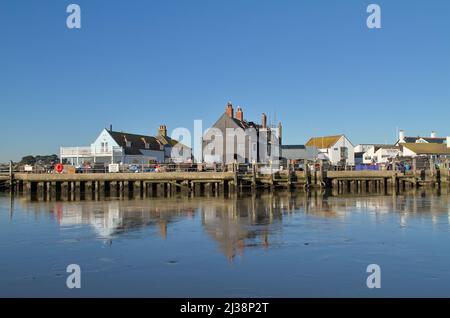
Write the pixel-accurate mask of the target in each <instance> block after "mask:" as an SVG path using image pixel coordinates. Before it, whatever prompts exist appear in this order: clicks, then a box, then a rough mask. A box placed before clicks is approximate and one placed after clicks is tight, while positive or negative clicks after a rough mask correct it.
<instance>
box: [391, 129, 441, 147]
mask: <svg viewBox="0 0 450 318" xmlns="http://www.w3.org/2000/svg"><path fill="white" fill-rule="evenodd" d="M402 143H407V144H412V143H432V144H445V143H446V138H443V137H437V135H436V132H435V131H433V132H431V134H430V137H421V136H417V137H407V136H406V135H405V131H404V130H400V131H399V134H398V141H397V142H396V144H395V145H396V146H398V145H400V144H402Z"/></svg>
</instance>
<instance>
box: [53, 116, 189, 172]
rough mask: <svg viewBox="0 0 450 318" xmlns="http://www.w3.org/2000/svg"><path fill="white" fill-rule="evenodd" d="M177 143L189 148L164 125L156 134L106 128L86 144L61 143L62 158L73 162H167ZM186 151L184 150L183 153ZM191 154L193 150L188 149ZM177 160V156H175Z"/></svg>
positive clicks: (75, 163)
mask: <svg viewBox="0 0 450 318" xmlns="http://www.w3.org/2000/svg"><path fill="white" fill-rule="evenodd" d="M175 145H179V146H181V147H182V148H183V149H184V151H188V150H189V148H187V147H185V146H184V145H181V144H179V143H178V142H177V141H176V140H173V139H171V138H170V137H168V136H167V128H166V126H164V125H162V126H160V128H159V134H158V136H156V137H153V136H145V135H137V134H130V133H124V132H118V131H113V130H112V128H111V129H109V130H108V129H103V131H102V132H101V133H100V135H99V136H98V137H97V138H96V139H95V141H94V142H93V143H92V144H91V145H90V146H87V147H61V149H60V160H61V161H67V162H68V163H70V164H72V165H81V164H83V163H85V162H89V163H122V164H148V163H153V162H159V163H161V162H166V161H169V160H171V159H180V158H172V157H171V152H172V148H173V147H174V146H175ZM180 154H181V155H184V154H186V153H184V154H183V151H181V153H180ZM189 156H190V152H189ZM174 161H176V160H174Z"/></svg>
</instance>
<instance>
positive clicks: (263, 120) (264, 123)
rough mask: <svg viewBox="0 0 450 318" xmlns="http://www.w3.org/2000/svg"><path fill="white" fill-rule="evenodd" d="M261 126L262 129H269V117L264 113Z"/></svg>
mask: <svg viewBox="0 0 450 318" xmlns="http://www.w3.org/2000/svg"><path fill="white" fill-rule="evenodd" d="M261 126H262V128H267V116H266V114H264V113H262V116H261Z"/></svg>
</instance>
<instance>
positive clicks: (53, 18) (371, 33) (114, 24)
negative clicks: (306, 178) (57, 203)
mask: <svg viewBox="0 0 450 318" xmlns="http://www.w3.org/2000/svg"><path fill="white" fill-rule="evenodd" d="M70 3H77V4H79V5H80V6H81V10H82V29H81V30H69V29H67V27H66V17H67V15H68V14H67V13H66V12H65V11H66V10H65V9H66V6H67V5H68V4H70ZM370 3H377V4H379V5H380V6H381V8H382V27H383V28H382V29H381V30H369V29H368V28H367V26H366V18H367V16H368V14H367V13H366V7H367V5H368V4H370ZM449 21H450V1H448V0H430V1H414V0H408V1H401V0H396V1H387V0H386V1H379V0H370V1H360V0H351V1H350V0H341V1H338V0H333V1H331V0H327V1H325V0H322V1H320V0H319V1H318V0H314V1H313V0H304V1H300V0H292V1H287V0H277V1H275V0H270V1H268V0H239V1H238V0H228V1H211V0H190V1H186V0H179V1H175V0H160V1H151V0H148V1H143V0H142V1H103V0H102V1H101V0H96V1H92V0H89V1H84V0H83V1H81V0H71V1H62V0H54V1H44V0H41V1H23V0H0V108H1V120H0V124H1V131H2V137H1V139H0V161H6V160H8V159H14V160H17V159H20V157H21V156H23V155H26V154H48V153H58V151H59V146H61V145H64V146H76V145H89V144H90V143H91V142H92V141H93V139H94V138H95V137H96V136H97V134H98V133H99V132H100V131H101V129H102V128H104V127H107V126H109V124H113V126H114V128H115V129H117V130H123V131H130V132H135V133H146V134H155V133H156V131H157V128H158V126H159V125H160V124H161V123H165V124H166V125H167V126H168V129H169V131H170V130H171V129H173V128H174V127H180V126H182V127H187V128H192V126H193V121H194V119H203V120H204V122H205V124H206V125H211V124H213V122H214V121H215V120H216V119H217V118H218V117H219V116H220V115H221V114H222V112H223V111H224V109H225V105H226V103H227V102H228V101H229V100H231V101H232V102H233V104H234V105H236V106H237V105H241V106H242V107H243V109H244V115H245V117H246V118H248V119H250V120H256V121H259V120H260V114H261V113H262V112H266V113H267V114H268V115H269V117H271V118H272V119H273V117H274V114H275V113H276V115H277V119H278V120H281V121H282V122H283V124H284V143H291V144H299V143H305V142H306V140H307V139H308V138H309V137H310V136H313V135H327V134H337V133H345V134H347V135H348V137H349V138H350V139H351V140H352V141H353V143H354V144H357V143H363V142H364V143H366V142H367V143H377V142H394V141H395V138H396V130H397V127H398V128H403V129H405V130H406V133H407V135H414V136H416V135H419V134H421V135H422V134H423V135H429V133H430V131H431V130H436V131H437V132H438V134H439V135H442V136H446V135H450V129H449V117H450V22H449Z"/></svg>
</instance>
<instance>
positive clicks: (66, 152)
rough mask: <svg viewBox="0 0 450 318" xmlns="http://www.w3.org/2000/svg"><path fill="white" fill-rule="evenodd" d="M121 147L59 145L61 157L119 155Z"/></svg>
mask: <svg viewBox="0 0 450 318" xmlns="http://www.w3.org/2000/svg"><path fill="white" fill-rule="evenodd" d="M122 154H123V149H122V147H112V148H111V147H110V148H92V147H61V148H60V155H61V157H73V158H76V157H101V156H108V157H109V156H113V155H114V156H121V155H122Z"/></svg>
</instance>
